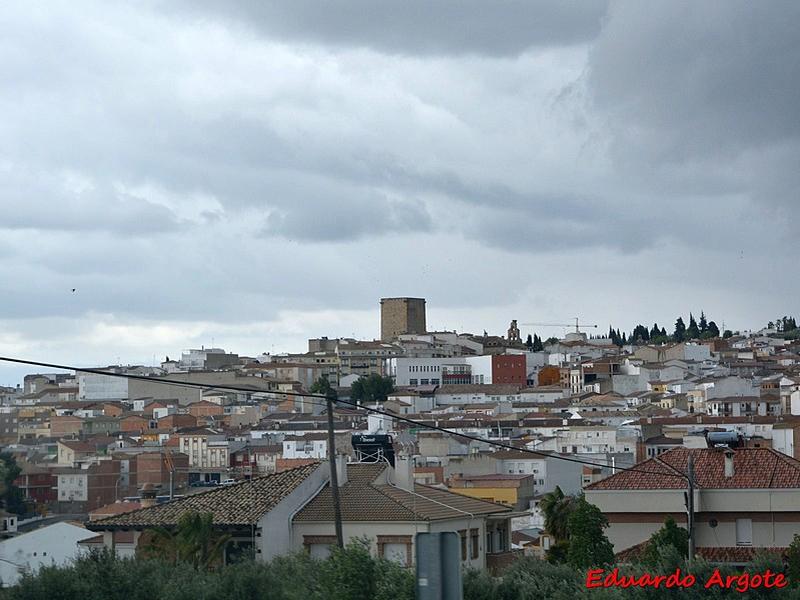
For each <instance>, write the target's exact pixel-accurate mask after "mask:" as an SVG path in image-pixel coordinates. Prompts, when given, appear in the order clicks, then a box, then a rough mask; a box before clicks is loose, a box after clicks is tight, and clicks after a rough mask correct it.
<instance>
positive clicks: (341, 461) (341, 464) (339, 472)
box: [336, 454, 347, 487]
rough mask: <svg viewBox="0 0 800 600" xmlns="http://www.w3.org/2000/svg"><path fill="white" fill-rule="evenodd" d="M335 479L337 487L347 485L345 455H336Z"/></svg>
mask: <svg viewBox="0 0 800 600" xmlns="http://www.w3.org/2000/svg"><path fill="white" fill-rule="evenodd" d="M336 479H337V483H338V484H339V487H342V486H343V485H344V484H345V483H347V455H346V454H337V455H336Z"/></svg>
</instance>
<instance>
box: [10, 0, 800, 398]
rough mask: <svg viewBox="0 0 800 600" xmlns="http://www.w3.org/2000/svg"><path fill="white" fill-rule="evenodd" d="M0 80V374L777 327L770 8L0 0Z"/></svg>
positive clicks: (775, 93) (791, 53)
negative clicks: (485, 340)
mask: <svg viewBox="0 0 800 600" xmlns="http://www.w3.org/2000/svg"><path fill="white" fill-rule="evenodd" d="M0 80H1V81H2V86H0V110H1V111H2V112H1V113H0V114H1V115H2V116H0V207H2V215H0V233H1V235H0V291H1V292H2V310H0V353H2V354H4V355H12V356H22V357H26V358H31V359H36V360H45V361H61V362H69V363H71V364H80V365H104V364H110V363H116V362H118V361H119V362H122V363H146V364H150V363H151V362H153V360H154V359H155V360H156V361H160V360H163V358H164V356H165V355H166V354H170V355H173V356H174V355H178V354H179V353H180V351H181V350H182V349H185V348H189V347H195V346H200V345H201V344H204V345H207V346H208V345H211V344H212V341H213V343H214V344H215V345H217V346H222V347H224V348H226V349H228V350H231V351H236V352H239V353H240V354H252V355H254V354H258V353H260V352H264V351H266V352H270V351H274V352H278V351H300V350H303V349H305V345H306V339H307V338H308V337H317V336H321V335H328V336H331V337H334V336H352V335H355V336H359V337H364V338H370V339H371V338H373V337H375V336H377V335H379V327H378V325H379V320H378V301H379V298H380V297H381V296H400V295H409V296H423V297H425V298H427V300H428V323H429V327H430V328H437V329H458V330H467V331H475V332H481V331H482V330H484V329H487V330H489V331H490V332H491V333H501V332H505V329H506V327H507V326H508V322H509V321H510V320H511V319H514V318H516V319H519V320H520V322H525V321H540V322H562V321H565V320H568V319H570V318H572V317H574V316H575V315H580V316H581V317H582V318H583V319H585V320H586V321H587V322H593V323H598V324H600V325H601V328H603V329H607V327H608V325H609V323H613V324H614V325H615V326H618V327H620V328H624V329H631V328H632V327H633V326H634V325H635V324H636V323H638V322H646V323H648V324H652V322H653V321H654V320H655V321H658V322H659V324H664V325H666V326H667V329H671V326H672V323H674V320H675V317H676V315H677V314H679V313H682V314H684V315H686V314H688V313H689V311H694V312H695V313H699V312H700V310H701V309H704V310H705V311H706V313H707V314H709V316H710V317H711V318H713V319H715V320H716V321H717V323H718V324H719V325H720V326H722V322H723V321H724V323H725V326H726V327H729V328H732V329H740V328H749V327H756V326H760V325H763V324H765V323H766V321H768V320H770V319H774V318H775V317H776V316H779V315H784V314H798V313H800V310H799V308H800V307H798V300H797V299H798V292H800V277H798V267H797V264H798V263H797V261H798V258H797V256H798V251H799V250H800V244H799V243H798V237H797V234H798V226H797V224H798V214H800V213H799V212H798V204H799V203H798V189H800V3H798V2H796V1H793V0H792V1H786V2H781V1H778V0H774V1H770V2H752V1H735V0H725V1H722V0H720V1H711V0H708V1H703V2H697V1H696V0H689V1H685V2H681V1H676V0H669V1H664V2H658V1H648V2H640V1H638V0H636V1H631V2H620V3H617V2H610V3H605V2H582V3H581V2H563V1H561V0H553V1H540V2H534V1H531V0H523V1H519V2H515V1H499V0H495V1H493V2H487V1H482V2H478V1H474V0H467V1H460V2H445V1H442V2H434V3H431V2H427V1H426V2H423V1H421V0H420V1H417V0H404V1H403V2H391V3H389V2H387V3H383V2H377V1H375V0H340V1H338V2H319V1H317V0H314V1H312V0H292V1H291V2H267V1H265V0H252V1H248V0H227V1H226V2H213V1H211V0H209V1H207V2H205V1H198V0H186V1H185V2H180V1H170V2H166V1H165V2H159V1H150V2H141V1H140V2H136V3H130V4H124V3H118V2H109V1H107V0H104V1H102V2H96V3H95V2H88V1H87V2H81V1H79V2H74V1H70V2H66V1H65V2H58V1H55V0H54V1H49V2H46V3H32V2H29V1H23V2H12V3H6V4H4V7H3V10H2V12H0ZM73 288H75V292H74V293H73V292H72V289H73ZM528 331H529V330H526V329H524V330H523V333H527V332H528ZM539 333H541V334H542V335H545V336H548V335H552V334H561V333H562V330H561V329H558V328H553V329H544V328H543V329H540V330H539ZM22 372H24V370H23V371H22ZM19 373H20V370H18V369H8V368H0V384H3V383H15V382H16V377H17V376H18V374H19Z"/></svg>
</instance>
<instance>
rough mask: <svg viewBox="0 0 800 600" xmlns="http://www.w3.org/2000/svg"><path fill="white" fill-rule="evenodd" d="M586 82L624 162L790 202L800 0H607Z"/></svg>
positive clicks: (799, 115) (799, 89) (796, 138)
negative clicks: (611, 1) (609, 2)
mask: <svg viewBox="0 0 800 600" xmlns="http://www.w3.org/2000/svg"><path fill="white" fill-rule="evenodd" d="M588 83H589V88H590V92H591V96H592V99H593V101H594V105H595V107H596V109H597V110H598V111H599V113H600V114H601V115H603V116H604V117H605V118H607V119H608V123H609V124H610V126H611V132H612V135H613V145H612V150H613V152H614V156H615V158H616V159H617V161H618V164H619V165H620V166H622V167H623V168H625V166H626V165H627V166H629V167H631V168H633V169H635V170H641V169H642V168H645V169H646V171H645V174H647V173H658V172H662V173H666V174H668V175H669V176H670V177H673V178H676V179H677V180H678V181H682V182H685V183H687V184H688V185H689V186H690V187H691V188H692V189H693V190H696V191H697V190H703V191H710V190H709V187H711V188H712V189H713V188H716V190H717V191H718V192H722V193H730V192H731V191H737V192H741V193H746V194H749V195H750V196H751V197H752V199H753V200H754V201H757V202H761V203H766V204H769V203H770V202H771V201H774V200H776V199H777V200H778V201H781V200H788V201H790V202H796V201H797V196H796V195H795V194H794V192H792V193H790V194H789V195H788V196H787V194H786V191H787V190H789V189H792V188H794V189H796V185H795V183H796V182H797V178H796V176H795V174H796V172H797V166H798V163H797V156H798V151H800V4H799V3H797V2H793V1H776V2H746V1H724V2H723V1H721V0H720V1H708V2H692V1H688V0H682V1H674V0H669V1H666V0H664V1H658V2H647V3H641V2H620V3H614V4H613V5H612V6H611V8H610V9H609V15H608V20H607V22H606V23H605V26H604V28H603V31H602V33H601V35H600V36H599V37H598V39H597V40H596V42H595V43H594V45H593V47H592V50H591V53H590V59H589V68H588ZM765 156H767V157H769V158H767V159H765V158H764V157H765ZM793 182H794V183H793ZM712 193H713V191H712Z"/></svg>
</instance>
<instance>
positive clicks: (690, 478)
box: [686, 451, 694, 564]
mask: <svg viewBox="0 0 800 600" xmlns="http://www.w3.org/2000/svg"><path fill="white" fill-rule="evenodd" d="M686 479H687V484H688V490H687V495H686V513H687V514H686V517H687V518H686V526H687V529H688V530H689V557H688V563H689V564H691V563H692V561H693V560H694V457H693V456H692V453H691V451H689V458H688V459H687V463H686Z"/></svg>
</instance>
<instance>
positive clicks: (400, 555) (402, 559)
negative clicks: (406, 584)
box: [377, 535, 411, 567]
mask: <svg viewBox="0 0 800 600" xmlns="http://www.w3.org/2000/svg"><path fill="white" fill-rule="evenodd" d="M377 543H378V555H379V556H381V557H382V558H385V559H386V560H390V561H392V562H395V563H397V564H399V565H401V566H404V567H410V566H411V536H410V535H379V536H377Z"/></svg>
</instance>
